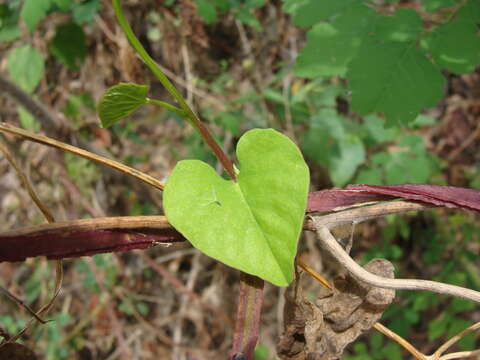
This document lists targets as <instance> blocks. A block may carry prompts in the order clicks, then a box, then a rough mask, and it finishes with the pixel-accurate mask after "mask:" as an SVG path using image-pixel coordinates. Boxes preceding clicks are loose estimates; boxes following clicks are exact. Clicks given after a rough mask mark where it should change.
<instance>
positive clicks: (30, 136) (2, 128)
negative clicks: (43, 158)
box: [0, 123, 164, 190]
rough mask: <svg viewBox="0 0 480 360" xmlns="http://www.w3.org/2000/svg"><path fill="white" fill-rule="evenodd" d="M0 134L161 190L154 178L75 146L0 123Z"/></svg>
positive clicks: (161, 187)
mask: <svg viewBox="0 0 480 360" xmlns="http://www.w3.org/2000/svg"><path fill="white" fill-rule="evenodd" d="M0 132H4V133H8V134H11V135H15V136H20V137H22V138H24V139H27V140H30V141H34V142H37V143H40V144H43V145H47V146H51V147H54V148H56V149H60V150H62V151H67V152H70V153H72V154H75V155H78V156H81V157H83V158H85V159H88V160H91V161H94V162H96V163H99V164H103V165H106V166H109V167H111V168H114V169H116V170H119V171H121V172H123V173H125V174H128V175H131V176H133V177H135V178H137V179H139V180H141V181H143V182H146V183H147V184H149V185H152V186H153V187H156V188H157V189H160V190H163V187H164V183H163V182H161V181H158V180H157V179H155V178H154V177H152V176H150V175H147V174H145V173H143V172H141V171H139V170H137V169H134V168H131V167H129V166H127V165H124V164H122V163H120V162H118V161H115V160H111V159H108V158H106V157H103V156H100V155H97V154H94V153H91V152H89V151H86V150H83V149H80V148H78V147H76V146H72V145H69V144H66V143H64V142H61V141H57V140H55V139H52V138H49V137H47V136H44V135H37V134H34V133H32V132H30V131H27V130H24V129H20V128H18V127H16V126H12V125H9V124H6V123H0Z"/></svg>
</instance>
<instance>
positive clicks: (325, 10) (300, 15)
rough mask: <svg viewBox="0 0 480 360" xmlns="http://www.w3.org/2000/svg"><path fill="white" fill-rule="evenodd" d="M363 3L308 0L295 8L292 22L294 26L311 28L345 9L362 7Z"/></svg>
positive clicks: (357, 0)
mask: <svg viewBox="0 0 480 360" xmlns="http://www.w3.org/2000/svg"><path fill="white" fill-rule="evenodd" d="M362 3H363V1H359V0H342V1H337V0H327V1H325V0H323V1H318V0H309V1H305V2H303V3H302V4H301V5H300V6H298V7H297V8H295V10H294V11H295V16H294V18H293V22H294V23H295V25H298V26H301V27H309V26H312V25H314V24H316V23H318V22H320V21H322V20H328V19H329V18H332V17H334V16H336V15H338V14H339V13H342V12H343V11H344V10H345V9H348V8H350V7H352V6H353V7H354V6H356V5H361V6H363V5H362Z"/></svg>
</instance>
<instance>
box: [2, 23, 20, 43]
mask: <svg viewBox="0 0 480 360" xmlns="http://www.w3.org/2000/svg"><path fill="white" fill-rule="evenodd" d="M19 37H20V28H19V27H18V25H17V24H3V25H2V26H1V27H0V42H3V41H13V40H15V39H18V38H19Z"/></svg>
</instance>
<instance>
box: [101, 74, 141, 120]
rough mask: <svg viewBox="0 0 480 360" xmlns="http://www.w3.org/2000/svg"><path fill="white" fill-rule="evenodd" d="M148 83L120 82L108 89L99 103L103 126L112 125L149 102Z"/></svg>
mask: <svg viewBox="0 0 480 360" xmlns="http://www.w3.org/2000/svg"><path fill="white" fill-rule="evenodd" d="M149 89H150V87H149V86H148V85H137V84H132V83H120V84H118V85H115V86H112V87H111V88H110V89H108V90H107V91H106V92H105V93H104V94H103V96H102V98H101V99H100V102H99V104H98V110H97V111H98V116H99V118H100V121H101V123H102V127H104V128H106V127H109V126H112V125H113V124H115V123H116V122H117V121H119V120H121V119H123V118H124V117H125V116H127V115H129V114H131V113H132V112H134V111H135V110H137V109H138V108H139V107H140V106H142V105H143V104H146V103H147V93H148V90H149Z"/></svg>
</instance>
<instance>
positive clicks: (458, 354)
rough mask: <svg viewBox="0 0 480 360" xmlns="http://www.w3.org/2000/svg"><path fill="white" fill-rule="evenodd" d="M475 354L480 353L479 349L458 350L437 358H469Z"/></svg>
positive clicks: (448, 359) (447, 359) (443, 359)
mask: <svg viewBox="0 0 480 360" xmlns="http://www.w3.org/2000/svg"><path fill="white" fill-rule="evenodd" d="M476 355H480V350H474V351H459V352H456V353H451V354H447V355H443V356H441V357H439V358H438V360H450V359H463V358H467V357H468V358H469V357H473V356H476Z"/></svg>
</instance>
